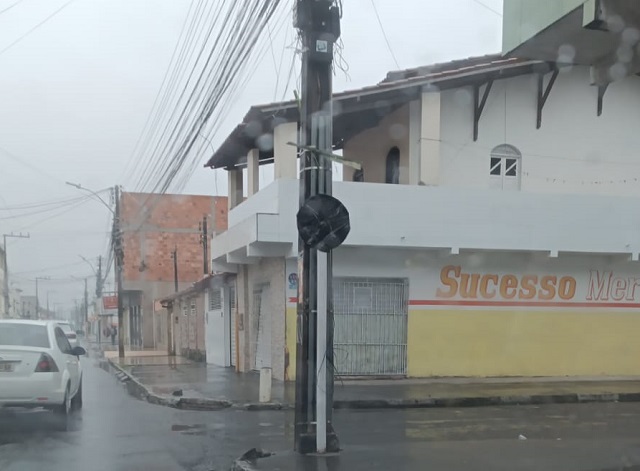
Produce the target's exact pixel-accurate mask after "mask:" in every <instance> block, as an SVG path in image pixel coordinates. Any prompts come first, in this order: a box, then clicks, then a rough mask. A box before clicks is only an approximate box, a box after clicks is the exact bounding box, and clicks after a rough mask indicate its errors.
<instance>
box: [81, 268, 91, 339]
mask: <svg viewBox="0 0 640 471" xmlns="http://www.w3.org/2000/svg"><path fill="white" fill-rule="evenodd" d="M87 281H89V278H85V279H84V326H83V329H82V330H87V331H88V329H87V325H88V324H89V291H88V290H87Z"/></svg>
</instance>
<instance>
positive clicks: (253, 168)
mask: <svg viewBox="0 0 640 471" xmlns="http://www.w3.org/2000/svg"><path fill="white" fill-rule="evenodd" d="M259 159H260V151H259V150H258V149H251V150H250V151H249V153H248V154H247V197H251V196H253V195H255V194H256V193H257V192H258V190H259V189H260V174H259V172H260V161H259Z"/></svg>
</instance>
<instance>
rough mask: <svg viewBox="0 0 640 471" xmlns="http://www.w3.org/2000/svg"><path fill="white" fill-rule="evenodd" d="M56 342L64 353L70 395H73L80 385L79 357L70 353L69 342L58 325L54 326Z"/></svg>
mask: <svg viewBox="0 0 640 471" xmlns="http://www.w3.org/2000/svg"><path fill="white" fill-rule="evenodd" d="M54 333H55V336H56V343H57V344H58V348H59V349H60V351H61V352H62V353H63V354H64V359H65V361H66V363H67V370H68V371H69V381H70V383H71V388H70V389H71V391H70V392H71V395H75V393H76V391H77V390H78V387H79V386H80V359H79V358H78V357H76V356H73V355H72V354H71V344H70V343H69V340H68V339H67V336H66V335H65V334H64V332H63V331H62V329H61V328H60V327H56V329H55V331H54Z"/></svg>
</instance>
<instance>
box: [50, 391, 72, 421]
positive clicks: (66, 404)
mask: <svg viewBox="0 0 640 471" xmlns="http://www.w3.org/2000/svg"><path fill="white" fill-rule="evenodd" d="M54 411H55V412H56V413H57V414H58V415H60V416H63V417H66V416H68V415H69V413H70V412H71V393H70V388H69V385H68V384H67V389H66V390H65V392H64V401H63V402H62V404H60V405H59V406H58V407H56V408H55V409H54Z"/></svg>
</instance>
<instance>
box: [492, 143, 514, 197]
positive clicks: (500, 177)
mask: <svg viewBox="0 0 640 471" xmlns="http://www.w3.org/2000/svg"><path fill="white" fill-rule="evenodd" d="M521 167H522V154H521V153H520V151H519V150H518V149H516V148H515V147H513V146H511V145H509V144H502V145H499V146H498V147H495V148H494V149H493V150H492V151H491V159H490V164H489V179H490V185H491V188H496V189H499V190H519V189H520V173H521Z"/></svg>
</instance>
